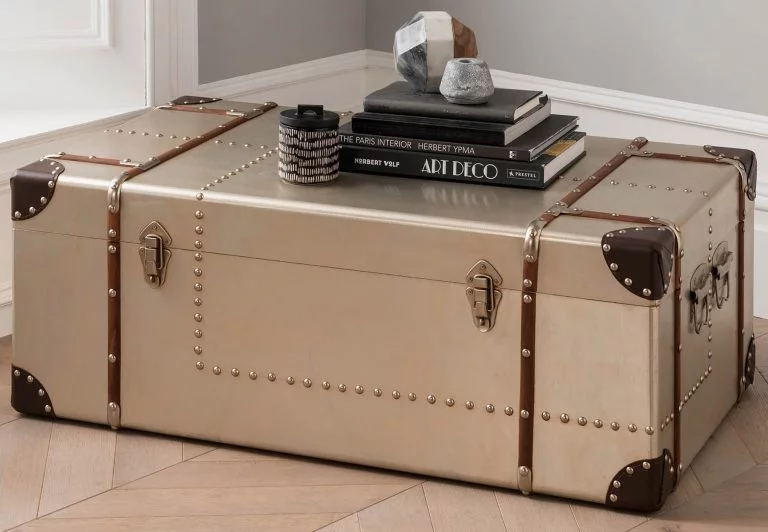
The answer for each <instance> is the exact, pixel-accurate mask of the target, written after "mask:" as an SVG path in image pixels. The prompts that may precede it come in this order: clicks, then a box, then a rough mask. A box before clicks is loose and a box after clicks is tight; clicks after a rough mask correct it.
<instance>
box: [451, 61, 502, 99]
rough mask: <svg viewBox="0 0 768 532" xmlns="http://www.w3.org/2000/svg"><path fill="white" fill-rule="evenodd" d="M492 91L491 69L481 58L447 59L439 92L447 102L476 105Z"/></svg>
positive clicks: (493, 89)
mask: <svg viewBox="0 0 768 532" xmlns="http://www.w3.org/2000/svg"><path fill="white" fill-rule="evenodd" d="M494 91H495V88H494V86H493V78H492V77H491V70H490V69H489V68H488V64H487V63H486V62H485V61H483V60H482V59H476V58H472V57H468V58H462V59H451V60H450V61H448V65H447V66H446V67H445V73H444V74H443V80H442V82H441V83H440V93H441V94H442V95H443V96H444V97H445V99H446V100H448V101H449V102H451V103H457V104H462V105H477V104H481V103H485V102H487V101H488V100H489V99H490V98H491V96H493V93H494Z"/></svg>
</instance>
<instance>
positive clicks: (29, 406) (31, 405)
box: [11, 366, 56, 418]
mask: <svg viewBox="0 0 768 532" xmlns="http://www.w3.org/2000/svg"><path fill="white" fill-rule="evenodd" d="M11 406H12V407H13V408H14V410H16V411H17V412H19V413H21V414H27V415H32V416H44V417H50V418H53V417H56V413H55V412H54V410H53V403H52V402H51V397H50V396H49V395H48V391H47V390H46V389H45V386H43V384H42V383H41V382H40V381H38V380H37V379H36V378H35V377H34V376H33V375H32V374H31V373H29V372H28V371H26V370H24V369H22V368H20V367H18V366H11Z"/></svg>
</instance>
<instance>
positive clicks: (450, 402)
mask: <svg viewBox="0 0 768 532" xmlns="http://www.w3.org/2000/svg"><path fill="white" fill-rule="evenodd" d="M200 364H201V363H200V362H198V366H197V367H198V369H202V368H201V367H200ZM203 367H204V366H203ZM211 371H212V373H213V374H214V375H221V373H222V369H221V366H213V368H211ZM229 374H230V375H232V376H233V377H239V376H240V370H239V369H238V368H232V369H231V370H230V371H229ZM248 378H250V379H251V380H253V381H255V380H257V379H258V373H256V372H255V371H250V372H248ZM267 380H268V381H269V382H275V381H276V380H277V375H276V374H275V373H273V372H269V373H267ZM285 382H286V383H287V384H288V385H290V386H293V385H294V384H296V379H295V378H294V377H286V379H285ZM302 384H303V385H304V387H305V388H311V387H312V385H313V382H312V379H310V378H305V379H304V380H302ZM320 386H321V387H322V388H323V390H330V389H331V388H333V386H332V385H331V383H330V382H328V381H323V382H322V383H321V385H320ZM336 389H337V390H338V391H339V392H341V393H345V392H346V391H347V385H346V384H339V385H338V386H336ZM354 390H355V393H356V394H357V395H363V394H364V393H365V387H364V386H362V385H359V384H358V385H356V386H355V388H354ZM373 395H374V397H381V396H382V395H384V391H383V390H382V389H381V388H374V389H373ZM391 395H392V399H395V400H398V399H400V398H401V397H402V394H401V393H400V391H399V390H392V394H391ZM407 397H408V400H409V401H411V402H413V401H416V399H418V396H417V395H416V394H415V393H413V392H410V393H409V394H408V395H407ZM427 403H429V404H431V405H433V404H435V403H437V397H436V396H435V395H433V394H429V395H427ZM455 405H456V401H455V400H454V399H453V398H452V397H448V398H446V399H445V406H447V407H453V406H455ZM464 407H465V408H466V409H467V410H473V409H474V408H475V403H474V401H466V402H465V403H464ZM485 411H486V412H488V413H489V414H493V413H494V412H496V407H495V406H494V405H493V404H491V403H489V404H487V405H485ZM504 413H505V414H506V415H508V416H511V415H513V414H514V413H515V411H514V409H513V408H512V407H511V406H507V407H505V408H504Z"/></svg>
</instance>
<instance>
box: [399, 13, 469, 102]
mask: <svg viewBox="0 0 768 532" xmlns="http://www.w3.org/2000/svg"><path fill="white" fill-rule="evenodd" d="M394 54H395V66H396V68H397V71H398V72H399V73H400V75H401V76H403V77H404V78H405V79H406V80H408V81H409V82H410V83H411V84H412V85H413V86H414V87H415V88H416V89H417V90H419V91H422V92H432V93H438V92H440V82H441V81H442V78H443V73H444V72H445V67H446V65H447V64H448V61H450V60H451V59H455V58H458V57H463V58H474V57H477V42H476V40H475V33H474V32H473V31H472V30H471V29H470V28H468V27H467V26H465V25H464V24H462V23H461V22H459V21H458V20H456V19H455V18H453V17H452V16H451V15H450V14H448V13H446V12H444V11H419V12H418V13H416V15H414V17H413V18H412V19H411V20H410V21H409V22H407V23H406V24H404V25H403V26H402V27H401V28H400V29H399V30H397V32H396V33H395V45H394Z"/></svg>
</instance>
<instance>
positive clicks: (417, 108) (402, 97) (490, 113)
mask: <svg viewBox="0 0 768 532" xmlns="http://www.w3.org/2000/svg"><path fill="white" fill-rule="evenodd" d="M542 96H543V93H542V92H541V91H534V90H521V89H503V88H496V89H495V91H494V93H493V96H491V98H490V100H488V101H487V102H486V103H484V104H479V105H459V104H453V103H450V102H449V101H448V100H446V99H445V98H444V97H443V95H442V94H440V93H428V92H421V91H418V90H416V89H415V88H414V87H413V86H411V84H410V83H408V82H406V81H396V82H394V83H392V84H390V85H387V86H386V87H384V88H382V89H379V90H377V91H374V92H372V93H371V94H369V95H368V96H367V97H366V98H365V100H364V101H363V111H365V112H369V113H385V114H401V115H413V116H430V117H434V118H455V119H459V120H477V121H481V122H504V123H508V124H514V123H515V122H517V121H518V120H519V119H520V118H521V117H523V116H525V115H526V114H527V113H529V112H530V111H531V110H533V109H534V108H536V107H538V106H539V105H541V103H542V102H541V97H542Z"/></svg>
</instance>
